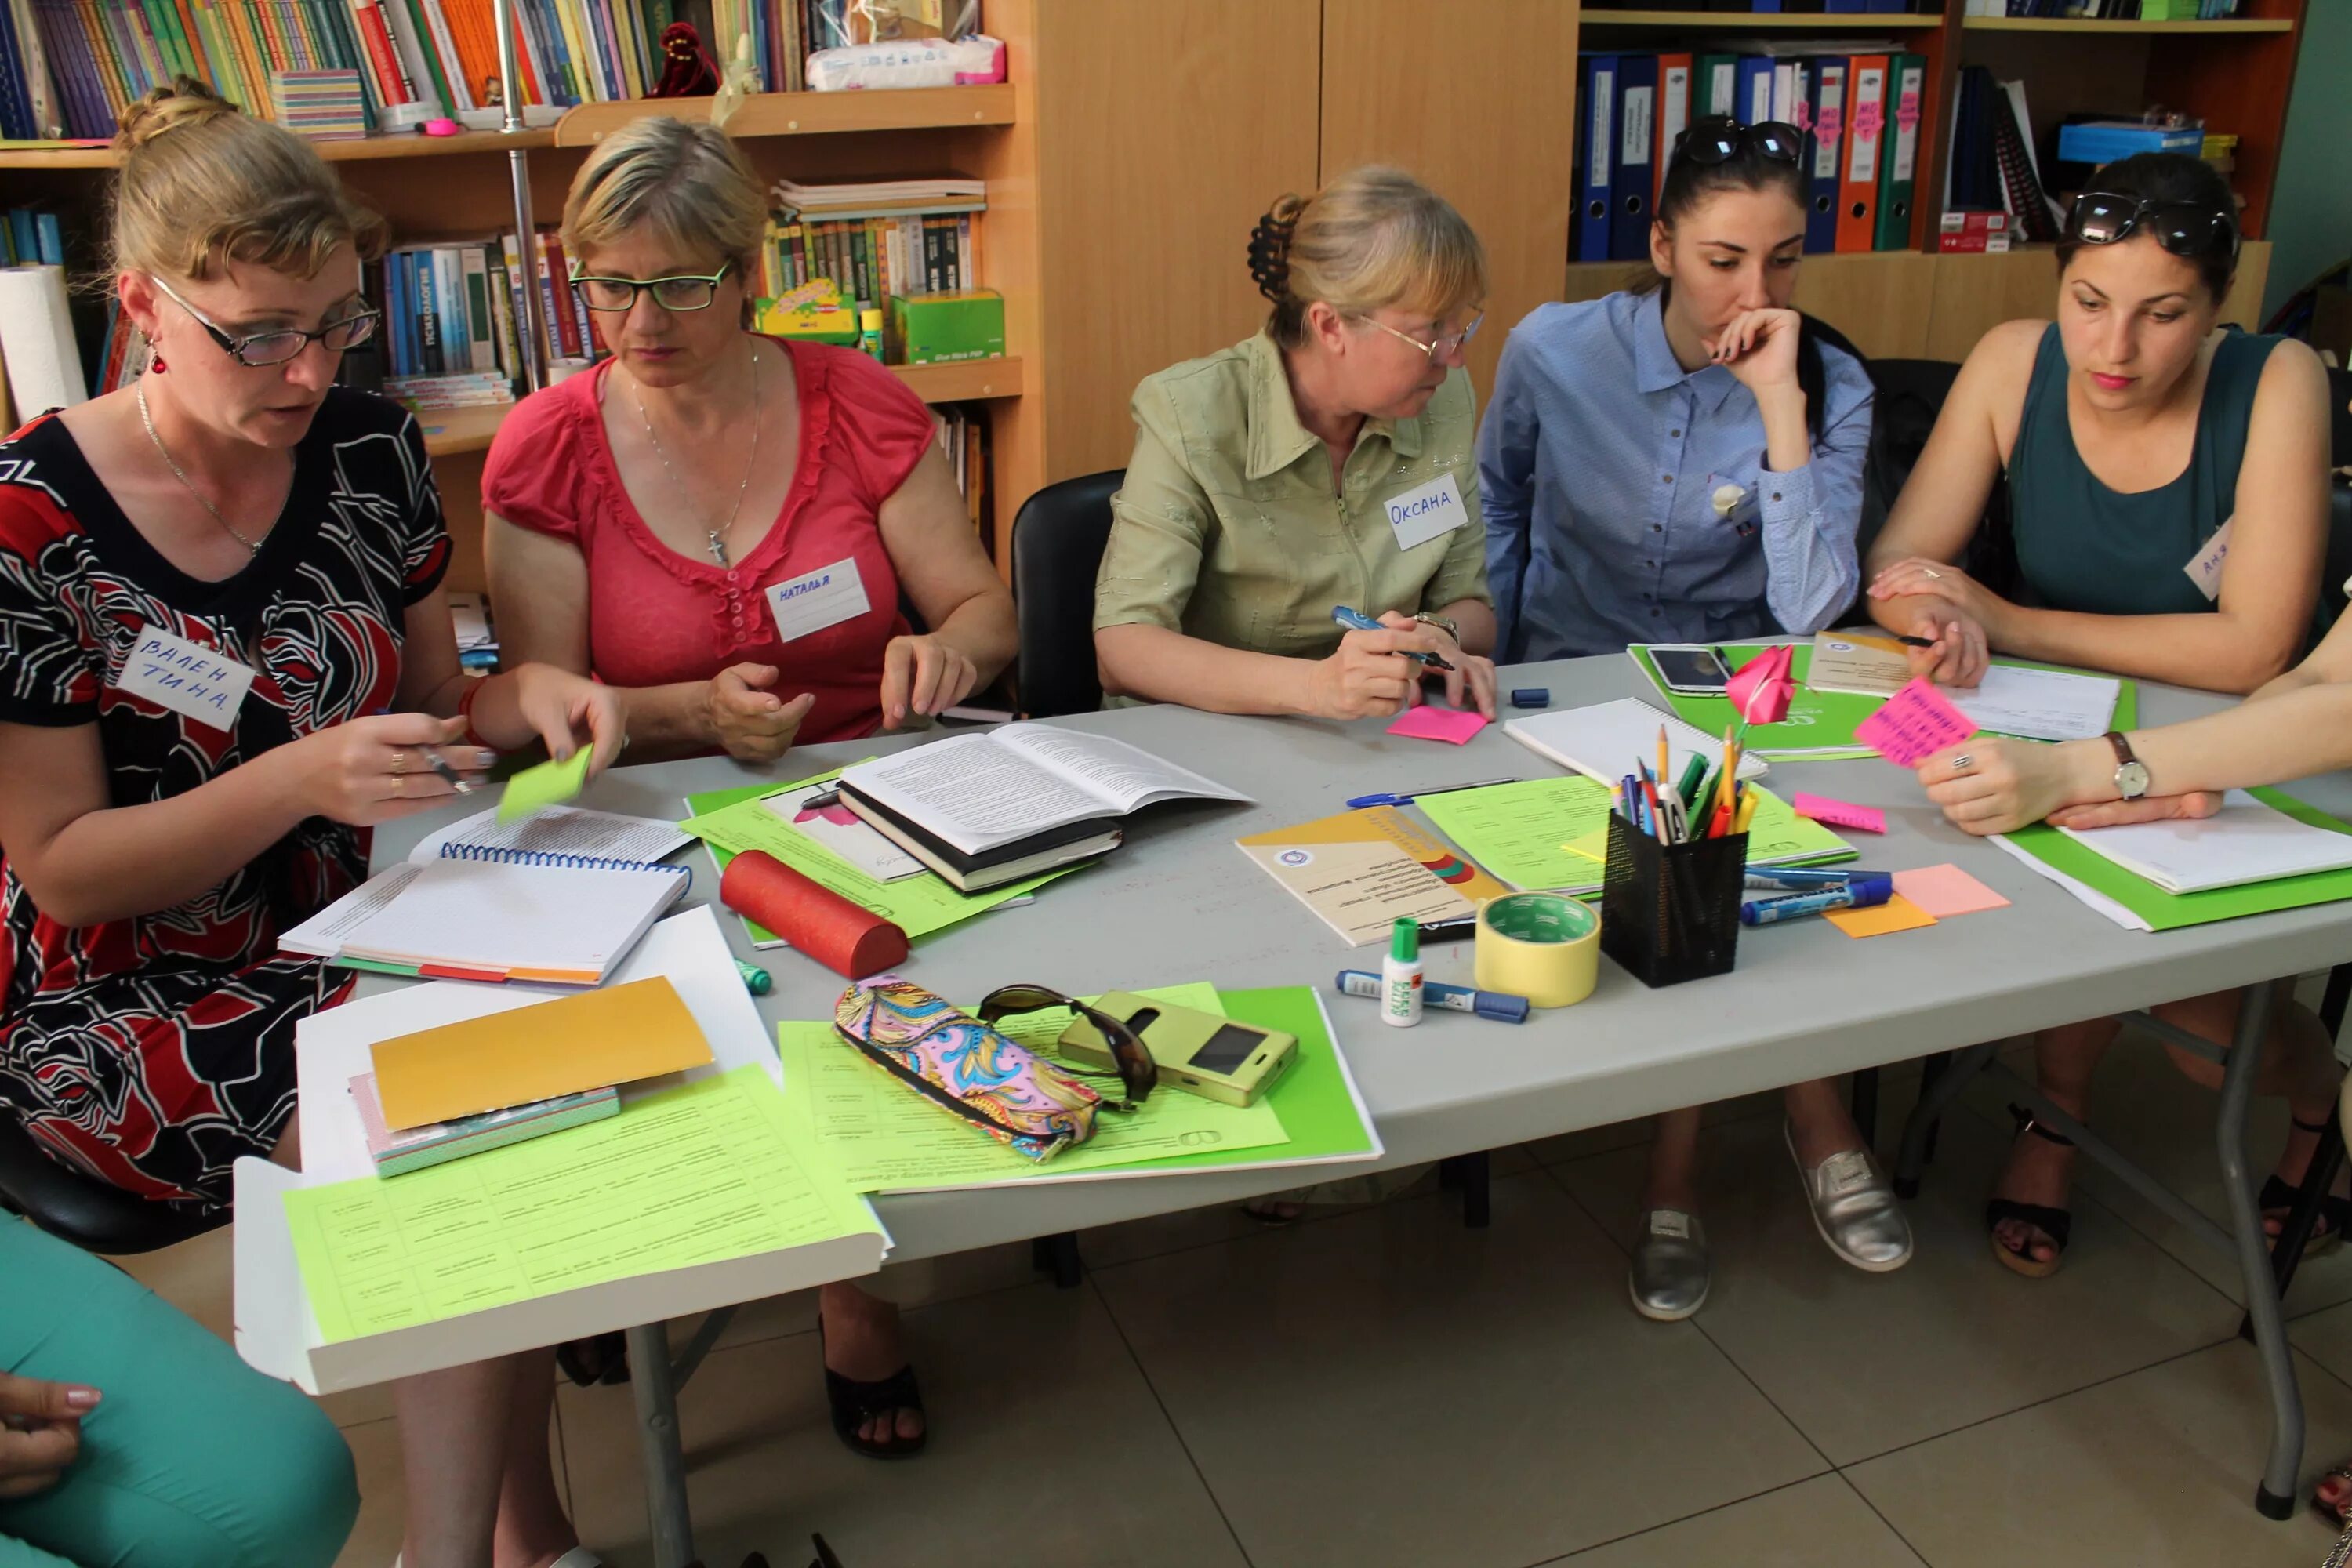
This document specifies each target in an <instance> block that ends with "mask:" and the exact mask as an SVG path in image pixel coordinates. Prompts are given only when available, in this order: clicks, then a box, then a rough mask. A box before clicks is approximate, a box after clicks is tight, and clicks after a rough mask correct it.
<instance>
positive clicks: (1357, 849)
mask: <svg viewBox="0 0 2352 1568" xmlns="http://www.w3.org/2000/svg"><path fill="white" fill-rule="evenodd" d="M1238 842H1239V843H1240V845H1241V847H1242V851H1243V853H1244V854H1246V855H1247V856H1248V857H1249V858H1251V859H1252V860H1255V861H1256V862H1257V863H1258V865H1260V866H1261V867H1263V868H1265V871H1266V873H1267V874H1268V875H1270V876H1271V877H1273V878H1274V879H1275V880H1276V881H1277V882H1279V883H1281V884H1282V886H1283V890H1284V891H1286V892H1287V893H1289V894H1290V895H1291V896H1292V897H1293V898H1295V899H1297V900H1298V901H1299V902H1301V903H1303V904H1305V905H1306V906H1307V908H1308V909H1310V910H1314V911H1315V912H1316V914H1318V915H1319V916H1320V917H1322V920H1323V923H1324V924H1326V925H1328V926H1329V927H1330V928H1331V929H1332V930H1333V931H1338V932H1339V935H1340V936H1341V937H1342V938H1344V939H1345V940H1346V941H1347V942H1348V943H1349V945H1350V946H1352V947H1361V946H1363V945H1364V944H1365V943H1367V942H1385V941H1387V940H1388V936H1389V931H1390V930H1391V928H1392V927H1393V926H1394V924H1395V922H1396V921H1399V920H1412V921H1437V920H1450V919H1454V918H1455V917H1458V916H1465V915H1468V914H1470V913H1472V912H1473V911H1474V910H1476V908H1477V907H1478V906H1479V905H1480V904H1483V903H1485V902H1486V900H1488V899H1496V898H1500V897H1502V896H1503V895H1504V894H1505V893H1507V892H1509V891H1510V889H1508V888H1507V887H1505V886H1503V884H1502V883H1500V882H1497V881H1496V880H1495V879H1494V878H1492V877H1490V876H1488V875H1486V872H1484V871H1482V870H1480V869H1479V868H1477V867H1475V866H1474V865H1472V864H1471V863H1470V862H1469V861H1468V860H1466V859H1465V858H1463V857H1462V856H1461V855H1459V854H1458V853H1456V852H1455V850H1454V847H1453V846H1452V845H1450V844H1447V843H1445V842H1444V840H1442V839H1438V838H1434V837H1431V836H1430V835H1429V834H1427V833H1424V832H1423V831H1422V830H1421V829H1420V828H1419V827H1418V826H1414V825H1413V824H1412V822H1410V821H1408V820H1406V819H1405V817H1404V816H1402V815H1400V814H1399V813H1398V811H1397V810H1396V808H1395V807H1394V806H1387V805H1381V806H1372V807H1370V808H1369V809H1366V810H1361V811H1343V812H1341V813H1339V815H1338V816H1326V817H1321V818H1318V820H1316V821H1314V822H1303V823H1300V824H1299V825H1298V826H1295V827H1280V828H1276V829H1275V830H1274V831H1273V832H1271V833H1258V834H1253V835H1251V836H1250V837H1247V838H1244V839H1241V840H1239V841H1238Z"/></svg>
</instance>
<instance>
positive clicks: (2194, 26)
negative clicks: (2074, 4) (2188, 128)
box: [1960, 16, 2295, 37]
mask: <svg viewBox="0 0 2352 1568" xmlns="http://www.w3.org/2000/svg"><path fill="white" fill-rule="evenodd" d="M1960 27H1961V30H1962V31H1964V32H1969V33H2104V34H2106V35H2107V36H2108V37H2115V36H2116V35H2118V34H2126V33H2195V34H2200V35H2202V36H2204V37H2228V36H2230V35H2231V34H2232V33H2292V32H2294V27H2295V25H2294V23H2293V22H2291V21H2288V20H2286V19H2284V17H2263V16H2224V17H2221V18H2218V19H2216V20H2214V21H2210V22H2177V21H2176V22H2095V21H2086V20H2083V19H2080V18H2074V19H2057V18H2052V17H2047V16H1963V17H1961V18H1960Z"/></svg>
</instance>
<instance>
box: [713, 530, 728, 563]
mask: <svg viewBox="0 0 2352 1568" xmlns="http://www.w3.org/2000/svg"><path fill="white" fill-rule="evenodd" d="M710 559H712V560H713V561H716V562H718V563H719V564H720V565H721V566H724V565H726V564H727V542H726V541H725V540H723V539H721V538H719V535H718V534H716V533H713V534H712V535H711V536H710Z"/></svg>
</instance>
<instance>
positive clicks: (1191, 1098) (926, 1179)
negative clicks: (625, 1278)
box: [776, 985, 1384, 1192]
mask: <svg viewBox="0 0 2352 1568" xmlns="http://www.w3.org/2000/svg"><path fill="white" fill-rule="evenodd" d="M1143 994H1146V995H1156V996H1160V997H1162V998H1164V999H1167V1000H1171V1001H1174V1002H1177V1003H1179V1004H1181V1005H1185V1006H1191V1007H1195V1008H1200V1009H1202V1010H1203V1011H1209V1012H1223V1013H1224V1014H1225V1015H1226V1016H1229V1017H1232V1018H1235V1019H1238V1020H1240V1021H1241V1022H1243V1023H1247V1024H1255V1025H1257V1026H1260V1027H1261V1028H1267V1029H1278V1030H1280V1031H1282V1032H1283V1033H1285V1034H1287V1035H1289V1036H1291V1037H1293V1038H1295V1039H1296V1040H1297V1060H1296V1062H1295V1063H1294V1065H1293V1066H1292V1067H1291V1068H1290V1070H1289V1071H1288V1072H1287V1073H1286V1074H1285V1075H1284V1076H1283V1079H1282V1081H1281V1082H1280V1083H1278V1084H1276V1086H1275V1088H1274V1089H1273V1091H1272V1092H1271V1093H1270V1094H1268V1095H1267V1096H1266V1097H1265V1099H1263V1100H1259V1101H1258V1103H1257V1104H1255V1105H1254V1106H1250V1107H1248V1108H1247V1109H1242V1108H1239V1107H1234V1106H1229V1105H1220V1104H1218V1103H1217V1102H1215V1101H1214V1100H1203V1099H1201V1098H1199V1097H1198V1096H1195V1095H1189V1094H1165V1095H1162V1094H1155V1095H1153V1096H1152V1097H1151V1098H1150V1099H1149V1100H1146V1101H1144V1103H1143V1106H1142V1108H1141V1109H1140V1110H1138V1111H1137V1112H1136V1113H1135V1114H1134V1115H1133V1116H1131V1117H1119V1118H1118V1119H1117V1123H1116V1125H1108V1126H1106V1127H1105V1128H1104V1130H1103V1131H1102V1132H1101V1133H1100V1134H1099V1135H1098V1136H1097V1137H1096V1138H1095V1139H1094V1140H1093V1141H1092V1142H1088V1143H1086V1144H1083V1145H1081V1146H1080V1147H1078V1148H1076V1149H1073V1150H1071V1151H1069V1152H1067V1153H1066V1154H1064V1155H1063V1156H1062V1157H1060V1158H1059V1159H1056V1160H1055V1161H1053V1162H1051V1163H1047V1164H1045V1165H1038V1164H1034V1163H1032V1162H1030V1161H1027V1160H1024V1159H1022V1158H1021V1157H1020V1156H1018V1155H1016V1154H1014V1153H1013V1152H1011V1151H1009V1150H1006V1149H1004V1148H1003V1147H1002V1146H1000V1145H998V1144H996V1143H994V1142H990V1141H989V1140H986V1139H979V1138H972V1137H970V1136H968V1135H963V1134H961V1133H959V1132H958V1130H957V1129H955V1128H953V1127H945V1128H944V1129H941V1128H940V1127H938V1126H934V1125H929V1124H935V1123H939V1122H940V1121H941V1120H942V1119H940V1118H939V1117H938V1116H937V1115H936V1114H935V1113H932V1112H930V1111H929V1109H928V1108H927V1107H924V1106H921V1105H912V1106H911V1107H910V1106H909V1104H908V1102H909V1100H910V1097H909V1096H908V1095H905V1094H902V1093H898V1092H895V1091H894V1090H893V1089H891V1086H890V1085H889V1084H887V1083H886V1082H882V1081H880V1076H879V1075H878V1074H877V1073H876V1072H875V1071H874V1069H873V1068H870V1067H868V1066H866V1064H865V1063H864V1062H862V1061H859V1060H858V1059H856V1057H855V1056H854V1055H852V1054H851V1053H849V1052H847V1051H845V1049H844V1048H843V1047H842V1046H841V1044H840V1042H839V1041H838V1040H835V1039H833V1038H831V1037H830V1035H831V1031H830V1026H827V1025H824V1024H803V1023H787V1024H782V1025H780V1026H778V1027H777V1030H776V1038H777V1045H778V1049H779V1051H780V1053H781V1058H782V1068H783V1072H784V1077H785V1082H786V1084H787V1085H788V1089H787V1092H786V1097H785V1098H786V1102H787V1105H788V1108H790V1109H791V1110H792V1111H793V1114H794V1115H795V1117H796V1118H797V1119H798V1120H797V1121H796V1123H795V1125H796V1126H799V1127H801V1128H803V1130H804V1131H806V1132H807V1134H808V1135H809V1136H811V1137H814V1139H816V1141H817V1142H819V1143H820V1144H821V1145H822V1146H823V1147H824V1152H825V1153H826V1155H827V1157H828V1159H829V1160H830V1161H831V1163H833V1164H834V1165H835V1168H836V1169H838V1170H839V1172H840V1173H841V1174H842V1176H843V1178H844V1179H845V1180H846V1181H847V1182H848V1183H849V1184H851V1185H852V1186H853V1187H856V1188H857V1189H858V1190H859V1191H862V1192H929V1191H938V1190H941V1189H951V1188H961V1187H981V1186H991V1185H994V1184H998V1183H1002V1182H1024V1183H1027V1182H1038V1183H1059V1182H1069V1181H1101V1180H1108V1179H1126V1178H1133V1177H1142V1176H1154V1175H1162V1174H1171V1173H1184V1172H1189V1171H1199V1170H1219V1169H1223V1170H1255V1169H1261V1168H1264V1167H1266V1166H1276V1165H1278V1166H1285V1167H1287V1166H1292V1165H1300V1166H1313V1165H1320V1164H1331V1163H1354V1162H1359V1161H1364V1160H1374V1159H1378V1158H1379V1157H1380V1156H1381V1153H1382V1152H1384V1145H1383V1144H1382V1142H1381V1137H1380V1133H1379V1131H1378V1129H1377V1128H1376V1127H1375V1126H1374V1125H1373V1122H1372V1118H1371V1114H1370V1111H1369V1110H1366V1109H1365V1107H1364V1103H1363V1096H1362V1094H1361V1093H1360V1091H1359V1090H1358V1089H1357V1087H1356V1082H1355V1078H1354V1076H1353V1074H1352V1073H1351V1072H1350V1071H1349V1067H1348V1062H1347V1058H1346V1055H1345V1053H1344V1052H1342V1051H1341V1050H1340V1049H1339V1047H1338V1046H1337V1044H1336V1043H1335V1042H1336V1039H1337V1036H1336V1033H1335V1031H1334V1030H1333V1029H1332V1027H1331V1025H1330V1021H1329V1018H1328V1016H1327V1015H1326V1014H1325V1012H1324V1009H1323V1004H1322V998H1321V997H1320V996H1319V995H1318V994H1317V993H1316V992H1315V991H1314V990H1313V989H1312V988H1311V987H1306V986H1290V987H1279V988H1276V989H1272V990H1263V991H1234V992H1228V993H1225V994H1223V995H1220V994H1218V993H1217V992H1216V991H1215V990H1214V989H1213V988H1212V987H1210V986H1207V985H1197V986H1171V987H1165V988H1162V989H1160V990H1156V991H1147V992H1145V993H1143ZM1056 1020H1057V1016H1056V1015H1053V1014H1033V1015H1027V1016H1023V1017H1018V1018H1008V1019H1007V1020H1005V1023H1006V1026H1007V1028H1008V1030H1009V1031H1011V1032H1012V1033H1013V1034H1014V1036H1015V1037H1017V1038H1020V1039H1022V1040H1023V1041H1024V1043H1029V1044H1032V1045H1033V1047H1034V1046H1039V1045H1043V1046H1047V1047H1050V1042H1051V1041H1052V1039H1053V1038H1054V1035H1055V1033H1058V1032H1059V1030H1060V1029H1061V1028H1062V1027H1063V1026H1065V1025H1066V1022H1067V1016H1066V1015H1060V1016H1058V1021H1056ZM1033 1028H1034V1029H1035V1030H1038V1031H1041V1032H1040V1033H1038V1034H1036V1035H1034V1036H1033V1035H1031V1034H1028V1033H1026V1032H1025V1031H1027V1030H1030V1029H1033ZM1043 1031H1051V1032H1043ZM852 1068H854V1069H856V1070H855V1073H854V1074H853V1073H852V1072H850V1071H849V1070H848V1069H852ZM910 1110H911V1111H914V1112H920V1113H922V1114H923V1116H924V1117H925V1118H926V1119H927V1122H926V1123H918V1122H917V1121H915V1120H914V1119H913V1118H912V1117H911V1116H910V1114H909V1111H910ZM950 1138H952V1139H953V1142H950Z"/></svg>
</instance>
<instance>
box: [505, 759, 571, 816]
mask: <svg viewBox="0 0 2352 1568" xmlns="http://www.w3.org/2000/svg"><path fill="white" fill-rule="evenodd" d="M591 754H592V753H591V752H590V749H589V748H588V747H585V746H583V747H582V748H580V750H578V751H576V752H572V754H571V755H570V756H568V757H565V758H563V759H562V760H561V761H549V762H544V763H537V764H535V765H533V766H531V767H528V768H525V769H523V770H522V771H521V772H520V773H517V774H515V776H514V777H512V778H510V779H509V780H507V787H506V793H505V794H503V795H499V821H500V822H513V821H515V820H517V819H518V818H520V817H525V816H530V814H531V813H532V812H534V811H537V810H538V809H539V808H540V807H541V806H543V805H562V804H563V803H564V802H565V801H567V800H572V799H575V798H577V797H578V795H579V794H580V792H581V791H582V790H583V789H585V788H587V787H588V759H589V757H590V755H591Z"/></svg>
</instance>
